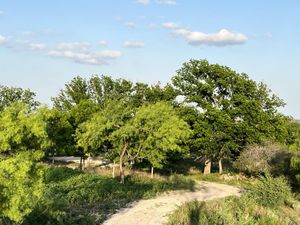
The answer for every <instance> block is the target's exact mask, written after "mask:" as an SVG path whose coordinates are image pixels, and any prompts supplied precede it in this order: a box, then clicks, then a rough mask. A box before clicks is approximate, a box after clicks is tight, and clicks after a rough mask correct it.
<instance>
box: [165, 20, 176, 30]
mask: <svg viewBox="0 0 300 225" xmlns="http://www.w3.org/2000/svg"><path fill="white" fill-rule="evenodd" d="M163 27H165V28H167V29H177V28H180V26H179V25H178V24H177V23H174V22H166V23H163Z"/></svg>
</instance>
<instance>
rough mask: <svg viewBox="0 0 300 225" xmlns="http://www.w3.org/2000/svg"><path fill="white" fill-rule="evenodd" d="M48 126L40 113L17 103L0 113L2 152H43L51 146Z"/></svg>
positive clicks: (0, 145) (0, 147)
mask: <svg viewBox="0 0 300 225" xmlns="http://www.w3.org/2000/svg"><path fill="white" fill-rule="evenodd" d="M46 126H47V124H46V123H45V121H43V117H42V115H41V114H40V113H39V112H38V111H30V109H29V107H28V106H26V105H24V104H22V103H15V104H13V105H11V106H9V107H7V108H6V109H5V110H4V111H3V112H1V113H0V152H5V153H10V154H11V153H15V152H18V151H21V150H43V149H46V148H47V147H49V146H50V141H49V138H48V135H47V132H46Z"/></svg>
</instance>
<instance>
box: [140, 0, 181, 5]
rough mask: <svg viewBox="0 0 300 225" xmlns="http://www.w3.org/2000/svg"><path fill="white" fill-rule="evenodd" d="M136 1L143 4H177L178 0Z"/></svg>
mask: <svg viewBox="0 0 300 225" xmlns="http://www.w3.org/2000/svg"><path fill="white" fill-rule="evenodd" d="M135 2H136V3H139V4H142V5H150V4H152V3H156V4H159V5H176V4H177V2H176V0H136V1H135Z"/></svg>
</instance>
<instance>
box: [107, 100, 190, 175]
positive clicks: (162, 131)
mask: <svg viewBox="0 0 300 225" xmlns="http://www.w3.org/2000/svg"><path fill="white" fill-rule="evenodd" d="M190 135H191V130H190V129H189V126H188V124H187V123H186V122H185V121H184V120H183V119H180V118H179V117H178V115H177V113H176V111H175V109H174V108H173V107H172V106H171V105H170V104H168V103H166V102H157V103H156V104H153V105H144V106H142V107H140V108H139V109H138V110H137V112H136V115H135V116H134V117H133V118H132V120H130V121H129V122H128V123H126V124H125V126H123V127H121V128H120V129H118V130H117V131H115V132H114V133H113V134H112V136H113V139H114V140H115V143H116V144H117V145H119V146H123V152H124V154H125V153H126V154H127V159H128V160H130V161H135V160H143V159H146V160H147V161H149V162H150V164H151V166H152V169H151V175H152V176H153V168H154V167H156V168H160V167H161V166H162V165H163V163H164V161H165V160H166V158H167V153H168V152H170V151H173V152H175V151H176V152H180V153H187V149H186V148H185V147H183V146H182V145H184V144H185V143H186V141H187V140H188V138H189V137H190Z"/></svg>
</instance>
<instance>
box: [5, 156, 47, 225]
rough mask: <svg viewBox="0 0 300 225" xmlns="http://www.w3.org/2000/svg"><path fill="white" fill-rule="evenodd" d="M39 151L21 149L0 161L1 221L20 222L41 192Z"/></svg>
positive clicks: (41, 178) (42, 186)
mask: <svg viewBox="0 0 300 225" xmlns="http://www.w3.org/2000/svg"><path fill="white" fill-rule="evenodd" d="M42 155H43V154H42V153H41V152H33V153H30V152H22V153H18V154H17V155H16V156H15V157H11V158H8V159H5V160H3V161H0V223H1V219H3V220H6V219H7V218H9V219H10V220H11V221H14V222H18V223H19V222H21V221H22V220H23V219H24V217H25V216H26V215H28V214H29V213H30V212H31V211H32V209H33V208H34V207H35V204H36V202H37V201H38V200H39V198H40V197H41V196H42V194H43V189H44V183H43V165H42V164H41V163H37V162H36V161H37V160H39V159H40V158H41V157H42Z"/></svg>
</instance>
